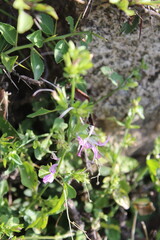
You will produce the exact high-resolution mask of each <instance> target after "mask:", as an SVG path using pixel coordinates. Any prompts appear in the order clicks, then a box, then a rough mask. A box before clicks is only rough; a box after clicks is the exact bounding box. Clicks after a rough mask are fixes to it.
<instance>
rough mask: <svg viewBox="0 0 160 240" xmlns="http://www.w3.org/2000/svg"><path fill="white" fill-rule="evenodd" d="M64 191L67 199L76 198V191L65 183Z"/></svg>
mask: <svg viewBox="0 0 160 240" xmlns="http://www.w3.org/2000/svg"><path fill="white" fill-rule="evenodd" d="M64 189H65V191H66V194H67V199H69V198H75V197H76V195H77V193H76V190H75V189H74V188H73V187H72V186H71V185H69V184H67V183H65V184H64Z"/></svg>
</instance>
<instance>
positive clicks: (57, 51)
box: [54, 40, 68, 63]
mask: <svg viewBox="0 0 160 240" xmlns="http://www.w3.org/2000/svg"><path fill="white" fill-rule="evenodd" d="M67 51H68V45H67V43H66V41H65V40H60V41H59V42H57V44H56V46H55V48H54V58H55V61H56V63H59V62H61V61H62V60H63V55H64V54H65V53H67Z"/></svg>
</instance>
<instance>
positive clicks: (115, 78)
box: [109, 72, 124, 86]
mask: <svg viewBox="0 0 160 240" xmlns="http://www.w3.org/2000/svg"><path fill="white" fill-rule="evenodd" d="M109 80H111V82H112V83H113V84H114V85H115V86H118V85H120V84H121V83H122V82H123V81H124V79H123V77H122V76H121V75H120V74H118V73H117V72H113V73H112V74H111V75H110V76H109Z"/></svg>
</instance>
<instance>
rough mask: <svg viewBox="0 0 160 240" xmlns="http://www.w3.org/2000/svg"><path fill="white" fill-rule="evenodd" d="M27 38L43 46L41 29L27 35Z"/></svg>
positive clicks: (36, 44)
mask: <svg viewBox="0 0 160 240" xmlns="http://www.w3.org/2000/svg"><path fill="white" fill-rule="evenodd" d="M27 39H28V40H29V41H31V42H32V43H33V44H34V45H35V46H37V47H38V48H41V47H42V46H43V37H42V32H41V30H37V31H35V32H33V33H31V34H29V35H28V36H27Z"/></svg>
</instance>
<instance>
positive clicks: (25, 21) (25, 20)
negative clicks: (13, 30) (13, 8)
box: [17, 10, 34, 33]
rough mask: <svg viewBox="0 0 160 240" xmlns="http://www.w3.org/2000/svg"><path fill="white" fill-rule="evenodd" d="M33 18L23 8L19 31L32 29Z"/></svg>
mask: <svg viewBox="0 0 160 240" xmlns="http://www.w3.org/2000/svg"><path fill="white" fill-rule="evenodd" d="M33 23H34V22H33V18H32V17H31V16H30V15H29V14H28V13H26V12H25V11H23V10H19V15H18V23H17V31H18V33H24V32H27V31H28V30H30V29H31V27H32V25H33Z"/></svg>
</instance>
